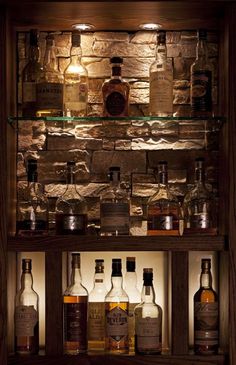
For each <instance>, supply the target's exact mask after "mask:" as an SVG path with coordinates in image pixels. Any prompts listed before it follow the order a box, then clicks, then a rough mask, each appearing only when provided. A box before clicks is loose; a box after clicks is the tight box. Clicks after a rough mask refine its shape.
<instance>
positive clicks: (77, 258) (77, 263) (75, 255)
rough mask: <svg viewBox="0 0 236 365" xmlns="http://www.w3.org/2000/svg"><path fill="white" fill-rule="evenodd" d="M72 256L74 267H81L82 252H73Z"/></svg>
mask: <svg viewBox="0 0 236 365" xmlns="http://www.w3.org/2000/svg"><path fill="white" fill-rule="evenodd" d="M71 256H72V260H71V264H72V267H73V268H78V269H80V253H77V252H73V253H72V254H71Z"/></svg>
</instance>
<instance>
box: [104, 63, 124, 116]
mask: <svg viewBox="0 0 236 365" xmlns="http://www.w3.org/2000/svg"><path fill="white" fill-rule="evenodd" d="M110 63H111V65H112V66H111V67H112V71H111V78H110V79H109V80H106V81H105V82H104V83H103V85H102V94H103V116H104V117H127V116H128V115H129V91H130V86H129V83H128V82H126V81H125V80H123V79H122V76H121V67H122V64H123V58H122V57H111V59H110Z"/></svg>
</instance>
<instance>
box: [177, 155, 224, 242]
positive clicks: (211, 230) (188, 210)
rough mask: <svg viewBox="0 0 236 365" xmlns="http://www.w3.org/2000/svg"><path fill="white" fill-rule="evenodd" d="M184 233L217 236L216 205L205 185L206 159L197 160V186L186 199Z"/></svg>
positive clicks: (195, 185)
mask: <svg viewBox="0 0 236 365" xmlns="http://www.w3.org/2000/svg"><path fill="white" fill-rule="evenodd" d="M183 206H184V215H185V230H184V233H190V234H192V233H194V234H201V233H203V234H212V235H214V234H216V233H217V227H216V226H217V225H216V220H217V219H216V204H214V199H213V194H212V193H211V192H210V191H209V190H208V189H207V187H206V185H205V161H204V158H197V159H196V160H195V184H194V186H193V188H192V189H191V190H190V191H189V192H188V193H187V194H186V195H185V197H184V204H183Z"/></svg>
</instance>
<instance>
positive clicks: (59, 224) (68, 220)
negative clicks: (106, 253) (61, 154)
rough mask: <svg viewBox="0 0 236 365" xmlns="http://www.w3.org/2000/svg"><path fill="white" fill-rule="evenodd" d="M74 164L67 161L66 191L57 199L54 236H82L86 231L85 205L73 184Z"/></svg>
mask: <svg viewBox="0 0 236 365" xmlns="http://www.w3.org/2000/svg"><path fill="white" fill-rule="evenodd" d="M75 173H76V171H75V162H74V161H68V162H67V168H66V184H67V185H66V190H65V192H64V193H63V194H62V196H60V197H58V199H57V201H56V206H55V217H56V234H59V235H63V234H64V235H67V234H78V235H84V234H86V231H87V205H86V201H85V199H84V198H83V197H82V196H81V195H80V194H79V192H78V191H77V188H76V183H75Z"/></svg>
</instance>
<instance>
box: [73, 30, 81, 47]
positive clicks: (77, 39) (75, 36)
mask: <svg viewBox="0 0 236 365" xmlns="http://www.w3.org/2000/svg"><path fill="white" fill-rule="evenodd" d="M80 42H81V36H80V32H79V31H78V30H73V32H72V34H71V44H72V47H80Z"/></svg>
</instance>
